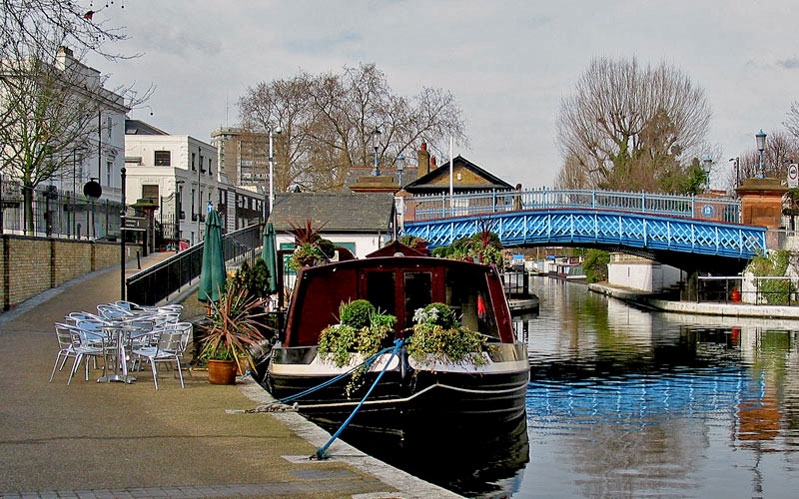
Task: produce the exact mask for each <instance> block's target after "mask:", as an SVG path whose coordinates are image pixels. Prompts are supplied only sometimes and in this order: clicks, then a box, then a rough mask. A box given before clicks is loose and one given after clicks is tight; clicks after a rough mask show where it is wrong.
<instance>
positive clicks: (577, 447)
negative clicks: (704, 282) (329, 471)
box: [517, 279, 799, 497]
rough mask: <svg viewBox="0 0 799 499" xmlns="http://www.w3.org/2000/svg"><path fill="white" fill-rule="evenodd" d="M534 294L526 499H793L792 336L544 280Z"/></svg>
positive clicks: (782, 329) (796, 416) (771, 327)
mask: <svg viewBox="0 0 799 499" xmlns="http://www.w3.org/2000/svg"><path fill="white" fill-rule="evenodd" d="M535 288H536V292H537V294H538V295H539V297H540V299H541V302H540V303H541V305H540V310H539V317H537V318H535V319H532V320H529V322H528V324H527V330H528V335H527V339H528V345H529V349H530V357H531V374H532V383H531V385H530V389H529V391H528V397H527V412H528V416H527V419H528V435H529V438H530V462H529V463H528V464H527V466H526V467H525V470H524V474H523V478H522V481H521V484H520V486H519V489H518V495H519V496H520V497H521V496H547V495H549V496H619V495H626V496H632V495H635V496H637V495H678V496H686V495H687V496H710V495H712V496H718V495H722V494H730V495H734V496H740V495H752V494H755V495H760V494H764V495H772V496H783V495H786V496H787V495H793V490H794V489H795V488H796V487H797V486H799V468H797V463H799V454H797V453H796V451H797V449H798V448H799V446H798V445H797V444H799V424H798V423H799V406H798V405H797V403H799V390H797V384H798V383H799V381H797V379H799V378H797V375H799V366H798V365H797V362H798V361H797V359H798V358H799V354H798V353H797V333H796V331H797V330H799V325H797V323H790V322H782V323H778V324H768V325H766V322H763V321H757V322H754V321H741V320H737V319H726V320H725V321H723V322H718V320H717V319H715V320H708V319H704V318H698V317H692V316H682V315H677V314H662V313H656V312H651V311H648V310H643V309H638V308H634V307H629V306H627V305H625V304H623V303H621V302H618V301H615V300H610V301H608V300H607V299H605V298H604V297H601V296H598V295H596V294H593V293H588V292H587V291H586V288H585V287H584V286H579V285H574V284H565V283H562V282H558V281H554V280H549V279H536V280H535ZM517 329H519V330H520V329H521V325H520V324H517Z"/></svg>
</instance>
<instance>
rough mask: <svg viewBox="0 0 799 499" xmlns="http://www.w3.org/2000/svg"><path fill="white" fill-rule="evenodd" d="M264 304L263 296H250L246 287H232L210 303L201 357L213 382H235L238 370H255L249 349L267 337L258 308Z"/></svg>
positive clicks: (210, 380) (209, 378)
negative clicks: (262, 329)
mask: <svg viewBox="0 0 799 499" xmlns="http://www.w3.org/2000/svg"><path fill="white" fill-rule="evenodd" d="M262 305H263V300H262V299H260V298H253V297H249V296H248V293H247V290H246V288H244V287H241V286H235V285H234V286H230V287H229V288H228V290H227V291H226V292H225V293H224V294H223V295H222V296H221V297H220V298H219V301H218V302H211V315H210V317H209V321H208V324H207V325H206V326H204V327H203V330H204V332H205V337H204V338H203V339H202V351H201V352H202V353H201V354H200V357H201V358H202V359H203V360H205V361H206V362H207V363H208V381H209V382H210V383H212V384H232V383H234V382H235V379H236V372H237V371H240V372H246V369H247V368H249V369H253V370H254V369H255V362H254V361H253V358H252V355H251V353H250V349H251V348H252V347H255V346H257V345H259V344H260V343H261V342H263V341H264V340H265V337H264V335H263V333H262V332H261V329H259V328H263V324H262V323H261V322H260V318H261V317H263V315H264V314H263V313H258V312H257V310H258V309H259V307H261V306H262Z"/></svg>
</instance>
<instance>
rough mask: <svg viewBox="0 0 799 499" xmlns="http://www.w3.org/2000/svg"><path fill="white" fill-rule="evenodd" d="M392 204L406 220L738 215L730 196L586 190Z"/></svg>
mask: <svg viewBox="0 0 799 499" xmlns="http://www.w3.org/2000/svg"><path fill="white" fill-rule="evenodd" d="M396 203H397V209H398V212H399V213H401V214H403V215H404V219H405V220H406V221H417V220H430V219H435V218H448V217H459V216H471V215H478V214H489V213H501V212H507V211H522V210H537V209H552V208H576V209H597V210H621V211H627V212H635V213H648V214H654V215H664V216H673V217H684V218H698V219H702V220H715V221H719V222H731V223H739V222H740V219H741V217H740V213H741V202H740V201H739V200H737V199H733V198H723V197H715V196H684V195H677V194H653V193H648V192H622V191H599V190H585V189H546V188H542V189H532V190H522V191H514V190H493V191H490V192H486V191H479V192H467V193H458V194H455V195H453V196H450V195H449V194H435V195H417V196H414V197H412V198H408V197H397V198H396Z"/></svg>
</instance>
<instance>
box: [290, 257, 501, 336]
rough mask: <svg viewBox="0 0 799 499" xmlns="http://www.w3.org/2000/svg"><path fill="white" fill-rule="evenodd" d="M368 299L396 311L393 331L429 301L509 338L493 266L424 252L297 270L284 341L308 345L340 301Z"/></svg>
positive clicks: (405, 327) (403, 329) (402, 329)
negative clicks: (425, 254)
mask: <svg viewBox="0 0 799 499" xmlns="http://www.w3.org/2000/svg"><path fill="white" fill-rule="evenodd" d="M357 299H365V300H369V301H370V302H371V303H372V304H373V305H374V306H375V307H377V308H378V309H379V310H380V311H381V312H382V313H388V314H392V315H395V316H396V317H397V325H396V329H395V334H396V336H397V337H398V338H403V337H405V336H407V335H408V334H409V333H410V328H411V327H413V325H414V322H413V315H414V312H415V311H416V310H417V309H419V308H423V307H425V306H427V305H429V304H430V303H433V302H442V303H446V304H447V305H449V306H450V307H451V308H452V309H453V310H454V312H455V314H456V316H457V317H460V318H461V325H462V326H465V327H468V328H469V329H471V330H472V331H478V332H480V333H483V334H485V335H487V336H489V337H490V338H491V340H490V341H499V342H503V343H512V342H513V331H512V327H511V319H510V311H509V310H508V304H507V301H506V299H505V295H504V293H503V289H502V283H501V282H500V280H499V276H498V274H497V272H496V268H495V267H493V266H489V265H482V264H477V263H471V262H462V261H457V260H447V259H441V258H431V257H425V256H372V257H369V258H366V259H362V260H348V261H344V262H337V263H331V264H327V265H321V266H319V267H306V268H304V269H303V270H302V271H300V273H299V274H298V276H297V284H296V289H295V290H294V296H293V299H292V300H291V305H290V308H289V316H288V323H287V326H286V336H285V342H284V346H286V347H296V346H311V345H316V344H317V343H318V341H319V335H320V333H321V331H322V330H323V329H324V328H325V327H327V326H329V325H331V324H337V323H338V322H339V321H338V311H339V307H340V305H341V304H342V303H346V302H348V301H351V300H357Z"/></svg>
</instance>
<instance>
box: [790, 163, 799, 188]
mask: <svg viewBox="0 0 799 499" xmlns="http://www.w3.org/2000/svg"><path fill="white" fill-rule="evenodd" d="M788 187H790V188H794V187H799V165H797V164H796V163H791V164H790V165H789V166H788Z"/></svg>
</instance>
